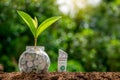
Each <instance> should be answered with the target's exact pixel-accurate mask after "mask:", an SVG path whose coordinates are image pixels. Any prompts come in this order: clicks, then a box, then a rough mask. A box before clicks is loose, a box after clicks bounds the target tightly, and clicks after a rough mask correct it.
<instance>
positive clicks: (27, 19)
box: [17, 11, 36, 37]
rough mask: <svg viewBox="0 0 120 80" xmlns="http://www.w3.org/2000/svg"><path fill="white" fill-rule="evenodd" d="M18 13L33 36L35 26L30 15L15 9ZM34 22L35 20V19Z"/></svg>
mask: <svg viewBox="0 0 120 80" xmlns="http://www.w3.org/2000/svg"><path fill="white" fill-rule="evenodd" d="M17 12H18V14H19V15H20V16H21V17H22V19H23V20H24V21H25V22H26V24H27V25H28V27H29V28H30V30H31V32H32V34H33V36H34V37H35V35H36V28H35V26H36V25H35V24H34V21H33V19H32V18H31V16H30V15H29V14H27V13H25V12H23V11H17ZM35 22H36V20H35Z"/></svg>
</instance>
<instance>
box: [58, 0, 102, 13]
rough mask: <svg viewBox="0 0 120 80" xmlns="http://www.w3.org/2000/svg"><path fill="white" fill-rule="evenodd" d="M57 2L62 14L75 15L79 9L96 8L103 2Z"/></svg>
mask: <svg viewBox="0 0 120 80" xmlns="http://www.w3.org/2000/svg"><path fill="white" fill-rule="evenodd" d="M56 2H57V4H58V5H59V10H60V11H61V12H63V13H64V14H70V15H75V13H76V12H77V10H78V9H84V8H85V7H86V6H87V5H91V6H96V5H98V4H99V3H100V2H101V0H57V1H56Z"/></svg>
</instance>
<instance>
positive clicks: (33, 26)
mask: <svg viewBox="0 0 120 80" xmlns="http://www.w3.org/2000/svg"><path fill="white" fill-rule="evenodd" d="M17 12H18V14H19V15H20V16H21V17H22V19H23V20H24V21H25V22H26V24H27V25H28V27H29V28H30V31H31V32H32V34H33V36H34V46H35V47H36V44H37V38H38V36H39V35H40V34H41V33H42V32H43V31H44V30H45V29H46V28H48V27H49V26H50V25H51V24H53V23H54V22H56V21H57V20H58V19H60V18H61V16H57V17H51V18H48V19H46V20H45V21H43V22H42V23H41V24H40V25H39V26H38V20H37V18H36V17H35V18H34V19H33V18H32V17H31V16H30V15H29V14H27V13H25V12H23V11H17Z"/></svg>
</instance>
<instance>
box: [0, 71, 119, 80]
mask: <svg viewBox="0 0 120 80" xmlns="http://www.w3.org/2000/svg"><path fill="white" fill-rule="evenodd" d="M0 80H120V72H49V73H45V74H36V73H20V72H12V73H7V72H0Z"/></svg>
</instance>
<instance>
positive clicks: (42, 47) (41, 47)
mask: <svg viewBox="0 0 120 80" xmlns="http://www.w3.org/2000/svg"><path fill="white" fill-rule="evenodd" d="M34 47H35V46H26V49H30V48H34ZM36 48H39V49H41V50H45V47H44V46H36Z"/></svg>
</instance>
